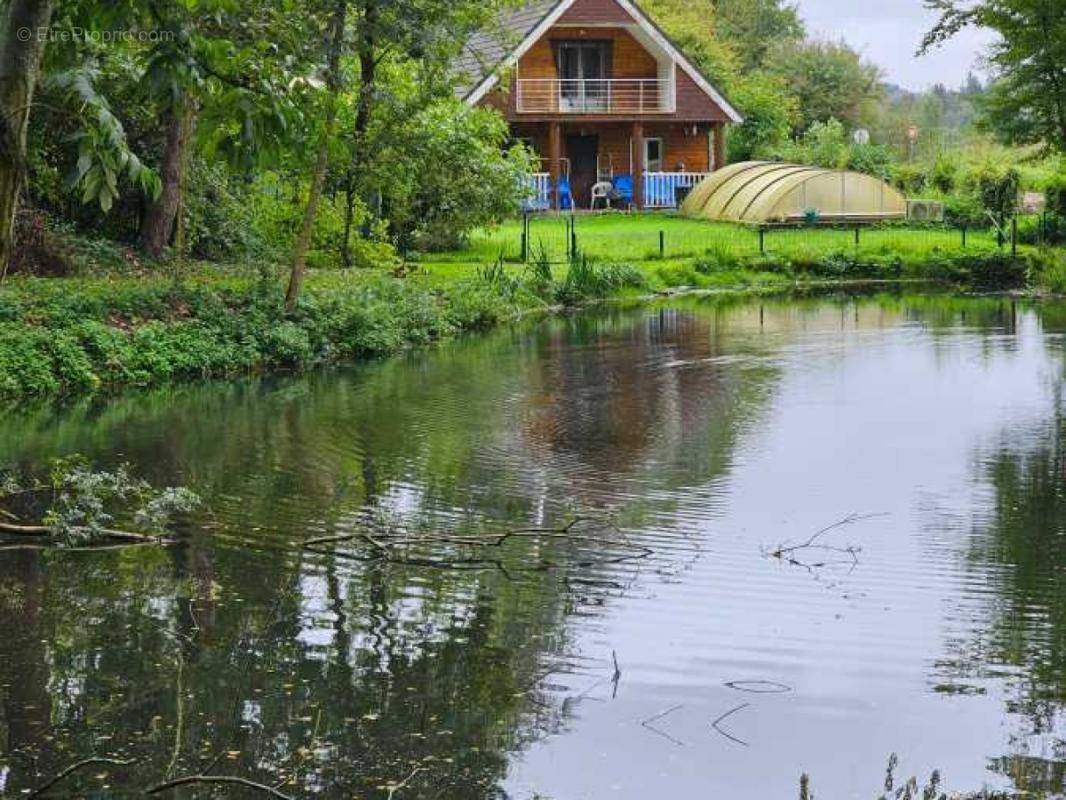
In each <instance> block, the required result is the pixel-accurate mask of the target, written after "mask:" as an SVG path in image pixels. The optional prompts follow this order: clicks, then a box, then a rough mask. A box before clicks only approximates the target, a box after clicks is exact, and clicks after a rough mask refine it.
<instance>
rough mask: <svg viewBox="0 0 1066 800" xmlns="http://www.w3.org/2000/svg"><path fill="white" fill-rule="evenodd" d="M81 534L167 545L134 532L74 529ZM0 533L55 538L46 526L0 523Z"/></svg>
mask: <svg viewBox="0 0 1066 800" xmlns="http://www.w3.org/2000/svg"><path fill="white" fill-rule="evenodd" d="M73 530H74V531H76V532H79V533H85V534H92V535H94V536H101V537H103V538H106V539H117V540H120V541H124V542H154V543H165V542H167V540H166V539H164V538H163V537H162V536H150V535H148V534H145V533H134V532H132V531H119V530H115V529H113V528H100V529H99V530H94V529H92V528H74V529H73ZM0 533H10V534H12V535H14V536H35V537H42V536H53V535H54V531H53V530H52V529H51V528H49V527H48V526H46V525H15V524H13V523H9V522H0Z"/></svg>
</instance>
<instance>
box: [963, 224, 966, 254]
mask: <svg viewBox="0 0 1066 800" xmlns="http://www.w3.org/2000/svg"><path fill="white" fill-rule="evenodd" d="M962 249H963V250H965V249H966V223H965V222H964V223H962Z"/></svg>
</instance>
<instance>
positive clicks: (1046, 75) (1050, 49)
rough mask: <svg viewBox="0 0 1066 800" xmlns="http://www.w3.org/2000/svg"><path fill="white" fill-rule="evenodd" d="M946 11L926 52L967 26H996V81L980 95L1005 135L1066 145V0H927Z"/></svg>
mask: <svg viewBox="0 0 1066 800" xmlns="http://www.w3.org/2000/svg"><path fill="white" fill-rule="evenodd" d="M926 7H927V8H930V9H932V10H934V11H937V12H938V13H939V14H940V19H939V21H938V22H937V24H936V26H935V27H934V28H933V29H932V30H931V31H930V32H929V33H928V34H926V36H925V39H924V40H923V42H922V47H921V51H920V52H926V51H928V50H930V49H931V48H934V47H936V46H938V45H940V44H941V43H943V42H945V41H947V40H948V39H950V38H951V37H952V36H954V35H955V34H956V33H958V32H959V31H960V30H962V29H963V28H966V27H970V26H973V27H980V28H987V29H989V30H992V31H995V32H996V33H997V34H998V35H999V36H998V39H997V40H996V41H995V42H994V43H993V44H992V45H991V52H990V53H989V58H988V61H989V64H990V65H991V67H992V70H993V73H994V78H995V79H994V81H993V83H992V85H991V86H990V87H989V90H988V93H987V95H986V96H985V97H983V98H981V100H980V101H979V107H980V110H981V112H982V115H983V117H984V121H985V123H986V125H987V127H989V128H990V129H991V130H992V131H993V132H995V133H996V134H998V135H999V136H1000V138H1002V139H1004V140H1006V141H1008V142H1014V143H1019V144H1029V143H1036V142H1042V143H1045V144H1047V145H1048V146H1050V147H1052V148H1054V149H1056V150H1058V151H1060V152H1064V151H1066V3H1063V2H1062V0H978V1H977V2H972V0H967V1H966V2H960V0H926Z"/></svg>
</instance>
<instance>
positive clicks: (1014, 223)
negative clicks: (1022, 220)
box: [1010, 214, 1018, 256]
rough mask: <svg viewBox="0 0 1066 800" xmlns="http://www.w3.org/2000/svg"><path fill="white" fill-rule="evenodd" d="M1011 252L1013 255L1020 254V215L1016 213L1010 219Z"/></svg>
mask: <svg viewBox="0 0 1066 800" xmlns="http://www.w3.org/2000/svg"><path fill="white" fill-rule="evenodd" d="M1010 254H1011V255H1012V256H1017V255H1018V215H1017V214H1015V215H1014V216H1013V217H1011V219H1010Z"/></svg>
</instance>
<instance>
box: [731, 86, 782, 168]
mask: <svg viewBox="0 0 1066 800" xmlns="http://www.w3.org/2000/svg"><path fill="white" fill-rule="evenodd" d="M731 96H732V98H733V101H734V102H735V103H736V104H737V105H738V106H739V107H740V108H741V110H742V111H743V113H744V122H743V123H742V124H741V125H738V126H735V127H734V128H733V130H732V131H731V132H730V136H729V159H730V160H731V161H746V160H748V159H752V158H767V157H772V156H773V155H774V154H776V153H777V152H778V151H779V150H780V148H781V146H782V145H783V144H784V143H785V142H786V141H788V136H789V133H790V132H791V130H792V126H793V124H794V122H795V120H796V119H797V118H798V115H799V109H798V108H797V105H796V100H795V98H793V97H792V96H791V95H789V94H788V90H787V89H786V88H785V84H784V81H783V80H782V79H781V78H780V77H779V76H777V75H770V74H768V73H766V72H755V73H752V74H751V75H750V76H749V77H748V78H747V79H746V80H743V81H741V82H739V83H738V84H737V86H736V88H735V89H734V90H733V92H732V95H731Z"/></svg>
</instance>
